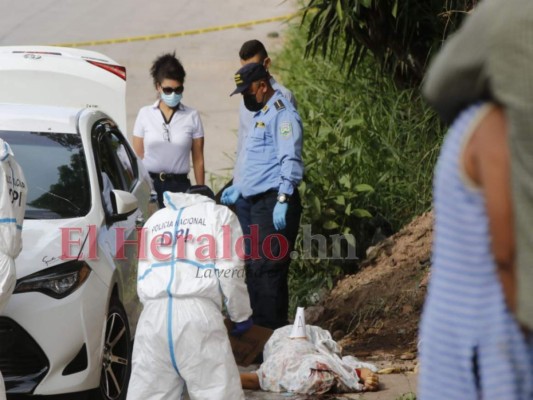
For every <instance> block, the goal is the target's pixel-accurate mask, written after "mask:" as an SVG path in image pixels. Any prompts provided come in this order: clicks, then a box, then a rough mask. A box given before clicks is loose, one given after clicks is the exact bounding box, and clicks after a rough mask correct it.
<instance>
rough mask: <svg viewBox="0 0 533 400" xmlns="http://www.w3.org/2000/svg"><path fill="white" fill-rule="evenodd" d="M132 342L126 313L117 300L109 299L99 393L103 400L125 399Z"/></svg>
mask: <svg viewBox="0 0 533 400" xmlns="http://www.w3.org/2000/svg"><path fill="white" fill-rule="evenodd" d="M132 346H133V342H132V341H131V337H130V328H129V325H128V317H127V316H126V311H124V307H123V306H122V304H121V303H120V301H119V300H118V299H117V298H113V299H111V304H110V306H109V313H108V315H107V321H106V328H105V342H104V354H103V358H102V376H101V378H100V391H101V394H102V399H103V400H123V399H125V398H126V392H127V389H128V381H129V378H130V372H131V354H132V351H131V350H132Z"/></svg>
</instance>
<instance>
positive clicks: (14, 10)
mask: <svg viewBox="0 0 533 400" xmlns="http://www.w3.org/2000/svg"><path fill="white" fill-rule="evenodd" d="M296 4H297V3H296V0H288V1H281V0H246V1H243V0H224V1H220V0H196V1H189V0H172V1H170V0H158V1H153V2H151V1H147V0H111V1H109V0H91V1H85V2H82V1H79V0H39V1H35V0H17V1H8V0H0V46H1V45H4V46H5V45H32V44H33V45H37V44H39V45H44V44H56V43H72V42H84V41H92V40H105V39H114V38H124V37H133V36H143V35H153V34H159V33H168V32H181V31H186V30H191V29H201V28H209V27H213V26H223V25H227V24H234V23H241V22H245V21H250V20H257V19H263V18H269V17H277V16H282V15H286V14H290V13H292V12H294V11H295V10H296ZM285 28H286V24H284V23H281V22H271V23H266V24H258V25H253V26H251V27H248V28H238V29H231V30H223V31H219V32H211V33H204V34H199V35H193V36H184V37H177V38H171V39H160V40H154V41H141V42H134V43H123V44H108V45H99V46H92V47H87V48H88V49H90V50H95V51H99V52H102V53H104V54H106V55H108V56H110V57H111V58H113V59H115V60H116V61H117V62H119V63H120V64H123V65H125V66H126V68H127V71H128V93H127V107H128V118H127V124H128V134H131V129H132V128H133V123H134V121H135V116H136V114H137V111H138V110H139V108H140V107H142V106H143V105H146V104H148V103H151V102H152V101H154V100H155V91H154V89H153V86H152V83H151V80H150V76H149V68H150V65H151V62H152V61H153V59H154V58H155V57H156V56H158V55H160V54H162V53H163V52H167V51H176V54H177V55H178V56H179V58H180V59H181V60H182V62H183V64H184V66H185V69H186V71H187V78H186V83H185V85H186V92H185V94H184V103H185V104H187V105H189V106H192V107H195V108H197V109H198V110H200V112H201V116H202V119H203V122H204V126H205V131H206V149H205V153H206V164H207V165H206V166H207V170H208V172H211V173H214V174H218V175H229V174H230V171H229V170H228V169H230V168H231V166H232V157H233V153H234V150H235V144H236V126H237V120H238V116H237V109H238V101H239V99H238V98H237V97H233V98H229V97H228V95H229V93H230V92H231V91H232V90H233V86H234V81H233V73H234V72H235V71H236V69H238V67H239V62H238V55H237V53H238V49H239V47H240V45H241V44H242V42H243V41H245V40H248V39H253V38H256V39H259V40H261V41H263V43H265V45H266V46H267V48H268V49H269V50H271V51H272V50H276V49H279V48H280V47H281V45H282V42H283V38H284V34H283V32H284V30H285ZM274 32H276V33H278V34H279V35H280V36H279V37H277V38H272V37H269V34H270V33H274ZM274 62H275V59H274ZM415 381H416V378H415V377H414V376H412V375H411V376H406V375H389V376H382V382H383V383H384V385H383V389H382V390H381V391H380V392H377V393H373V394H371V393H369V394H365V395H363V396H362V397H361V398H362V399H368V400H370V399H396V398H397V397H398V396H399V395H400V394H402V393H406V392H409V391H411V390H414V389H413V387H414V386H415V383H414V382H415ZM60 398H61V399H62V400H65V399H69V400H70V399H71V397H69V396H66V397H65V396H62V397H60ZM247 398H248V399H262V400H269V399H273V400H274V399H286V398H292V399H293V400H296V399H297V397H287V396H286V395H281V394H269V393H261V392H247ZM346 398H348V397H346ZM351 398H358V397H351ZM48 400H51V399H48Z"/></svg>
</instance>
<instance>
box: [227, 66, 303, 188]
mask: <svg viewBox="0 0 533 400" xmlns="http://www.w3.org/2000/svg"><path fill="white" fill-rule="evenodd" d="M270 84H271V85H272V87H273V88H274V90H279V91H280V92H281V94H282V95H283V96H284V97H285V98H286V99H287V100H289V101H290V102H291V103H292V105H293V106H294V108H296V99H295V98H294V95H293V94H292V92H291V91H290V90H289V89H287V88H286V87H285V86H283V85H282V84H280V83H278V82H276V80H275V79H274V78H272V77H270ZM254 114H255V112H253V111H250V110H248V109H247V108H246V106H245V105H244V101H243V100H242V99H241V103H240V106H239V134H238V137H237V151H236V158H235V167H234V168H233V184H234V185H235V184H236V185H239V183H240V181H241V175H242V172H241V171H242V164H243V160H244V155H243V152H244V142H245V140H246V137H247V136H248V132H251V131H252V129H253V128H254V123H253V119H254Z"/></svg>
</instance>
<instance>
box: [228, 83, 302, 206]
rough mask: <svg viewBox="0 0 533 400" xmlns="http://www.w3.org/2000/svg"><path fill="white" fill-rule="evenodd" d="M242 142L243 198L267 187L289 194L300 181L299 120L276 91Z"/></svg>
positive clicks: (255, 118) (241, 184) (293, 110)
mask: <svg viewBox="0 0 533 400" xmlns="http://www.w3.org/2000/svg"><path fill="white" fill-rule="evenodd" d="M252 123H253V129H252V130H251V131H250V132H249V134H248V135H247V137H246V139H245V141H244V146H243V147H244V148H243V151H242V156H243V159H242V169H241V176H240V180H239V182H238V183H237V188H238V189H239V190H240V192H241V193H242V195H243V197H245V198H246V197H250V196H254V195H256V194H260V193H264V192H266V191H268V190H272V189H273V190H277V191H278V193H286V194H288V195H291V194H292V193H293V192H294V188H295V187H296V186H298V184H299V183H300V182H301V180H302V176H303V162H302V141H303V128H302V121H301V119H300V116H299V115H298V112H297V111H296V109H295V108H294V106H293V105H292V104H291V103H290V102H289V101H288V100H287V99H286V98H285V97H284V96H283V95H282V94H281V92H280V91H279V90H276V91H275V92H274V95H273V96H272V97H271V98H270V99H269V100H268V102H267V104H266V105H265V107H263V108H262V109H261V111H258V112H257V113H255V115H254V117H253V122H252Z"/></svg>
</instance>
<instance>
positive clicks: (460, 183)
mask: <svg viewBox="0 0 533 400" xmlns="http://www.w3.org/2000/svg"><path fill="white" fill-rule="evenodd" d="M489 108H490V106H481V105H475V106H472V107H470V108H468V109H467V110H466V111H464V112H463V113H462V114H461V115H460V116H459V117H458V118H457V119H456V121H455V123H454V124H453V125H452V127H451V128H450V131H449V132H448V135H447V137H446V139H445V142H444V144H443V146H442V150H441V154H440V157H439V160H438V163H437V167H436V170H435V178H434V208H435V237H434V242H433V260H432V261H433V262H432V274H431V280H430V284H429V288H428V296H427V299H426V304H425V306H424V312H423V315H422V322H421V328H420V337H421V343H420V379H419V391H418V398H419V399H421V400H426V399H431V400H438V399H446V400H450V399H454V400H455V399H461V400H468V399H472V400H478V399H484V400H485V399H502V400H503V399H505V400H512V399H520V400H522V399H530V398H533V392H532V386H533V365H532V360H533V345H532V343H531V341H530V342H529V343H528V342H526V340H525V339H524V336H523V335H522V333H521V331H520V329H519V327H518V324H517V323H516V321H515V320H514V318H513V317H512V316H511V314H510V313H509V311H508V309H507V307H506V304H505V300H504V295H503V290H502V287H501V284H500V281H499V279H498V275H497V270H496V264H495V262H494V258H493V255H492V252H491V246H490V231H489V221H488V217H487V213H486V209H485V202H484V197H483V193H482V192H481V191H480V190H479V189H477V188H475V187H474V186H473V185H472V184H471V183H469V181H468V178H467V177H466V175H465V174H464V172H463V168H462V167H461V165H460V163H459V160H460V158H461V155H462V150H463V148H464V144H465V143H466V142H467V140H468V139H469V137H470V136H469V135H470V134H471V132H472V131H473V130H474V128H475V126H476V124H477V122H478V121H479V120H480V119H481V118H482V117H483V116H484V115H485V112H486V111H488V109H489Z"/></svg>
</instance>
